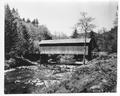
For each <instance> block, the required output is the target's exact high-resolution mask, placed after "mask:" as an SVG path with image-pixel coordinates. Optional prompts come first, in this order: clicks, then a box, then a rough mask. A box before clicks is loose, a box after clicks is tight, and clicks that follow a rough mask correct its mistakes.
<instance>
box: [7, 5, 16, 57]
mask: <svg viewBox="0 0 120 96" xmlns="http://www.w3.org/2000/svg"><path fill="white" fill-rule="evenodd" d="M14 20H15V18H14V16H13V15H12V12H11V10H10V7H9V5H5V55H7V54H9V53H10V51H11V49H12V47H13V46H14V45H15V42H16V38H17V30H16V29H17V24H16V23H15V22H14Z"/></svg>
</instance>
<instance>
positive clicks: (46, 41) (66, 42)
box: [39, 38, 91, 44]
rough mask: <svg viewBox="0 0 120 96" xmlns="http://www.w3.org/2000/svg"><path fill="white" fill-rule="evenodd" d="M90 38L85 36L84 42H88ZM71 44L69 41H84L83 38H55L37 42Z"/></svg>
mask: <svg viewBox="0 0 120 96" xmlns="http://www.w3.org/2000/svg"><path fill="white" fill-rule="evenodd" d="M90 40H91V38H86V43H90ZM69 43H70V44H71V43H85V38H77V39H56V40H42V41H40V42H39V44H69Z"/></svg>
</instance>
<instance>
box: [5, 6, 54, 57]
mask: <svg viewBox="0 0 120 96" xmlns="http://www.w3.org/2000/svg"><path fill="white" fill-rule="evenodd" d="M42 39H52V36H51V33H50V32H49V30H48V28H47V27H46V26H44V25H39V22H38V19H34V20H33V21H32V22H31V20H30V19H27V20H25V18H23V19H22V18H20V16H19V14H18V12H17V10H15V9H14V8H13V9H12V10H11V9H10V7H9V5H5V58H6V59H9V58H10V57H16V56H23V55H25V54H26V53H36V52H37V51H39V50H38V47H37V46H36V44H35V43H36V41H40V40H42Z"/></svg>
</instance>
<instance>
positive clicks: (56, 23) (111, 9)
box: [7, 0, 117, 35]
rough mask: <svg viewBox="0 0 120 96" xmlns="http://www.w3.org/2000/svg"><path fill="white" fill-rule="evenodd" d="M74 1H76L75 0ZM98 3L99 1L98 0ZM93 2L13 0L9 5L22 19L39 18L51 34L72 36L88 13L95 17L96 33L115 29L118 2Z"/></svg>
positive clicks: (109, 0)
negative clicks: (80, 20)
mask: <svg viewBox="0 0 120 96" xmlns="http://www.w3.org/2000/svg"><path fill="white" fill-rule="evenodd" d="M73 1H74V0H73ZM96 1H97V0H96ZM96 1H91V2H79V1H78V0H77V1H75V2H68V1H67V2H63V1H61V2H43V1H35V0H33V1H32V2H30V1H29V2H28V1H27V2H23V1H21V2H20V1H19V2H17V0H16V2H15V1H14V0H13V1H11V2H8V1H7V3H8V4H9V6H10V8H15V9H18V12H19V14H20V16H21V18H23V17H24V18H26V19H27V18H29V19H30V20H33V19H34V18H38V20H39V23H40V24H43V25H46V26H47V27H48V29H49V30H50V32H51V33H55V32H62V33H64V34H67V35H71V34H72V32H73V28H72V27H73V26H74V25H75V24H76V23H77V22H78V19H79V18H80V12H83V11H84V12H87V13H88V16H91V17H94V18H95V20H94V22H93V23H94V24H95V25H96V26H97V27H96V29H95V31H98V30H99V29H101V28H102V27H105V28H107V30H109V29H110V28H111V27H113V21H114V19H115V14H116V7H117V2H113V0H112V1H111V0H107V1H101V2H100V1H98V2H96Z"/></svg>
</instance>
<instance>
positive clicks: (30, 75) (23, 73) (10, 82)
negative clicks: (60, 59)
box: [5, 65, 76, 94]
mask: <svg viewBox="0 0 120 96" xmlns="http://www.w3.org/2000/svg"><path fill="white" fill-rule="evenodd" d="M75 68H76V66H68V65H47V66H46V65H34V66H20V67H16V68H12V69H9V70H5V93H6V94H10V93H16V94H17V93H35V92H36V89H39V90H42V89H45V88H49V87H51V86H53V85H59V84H60V83H61V82H62V81H64V80H69V79H70V78H71V76H72V75H71V73H72V72H73V71H74V70H75Z"/></svg>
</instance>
